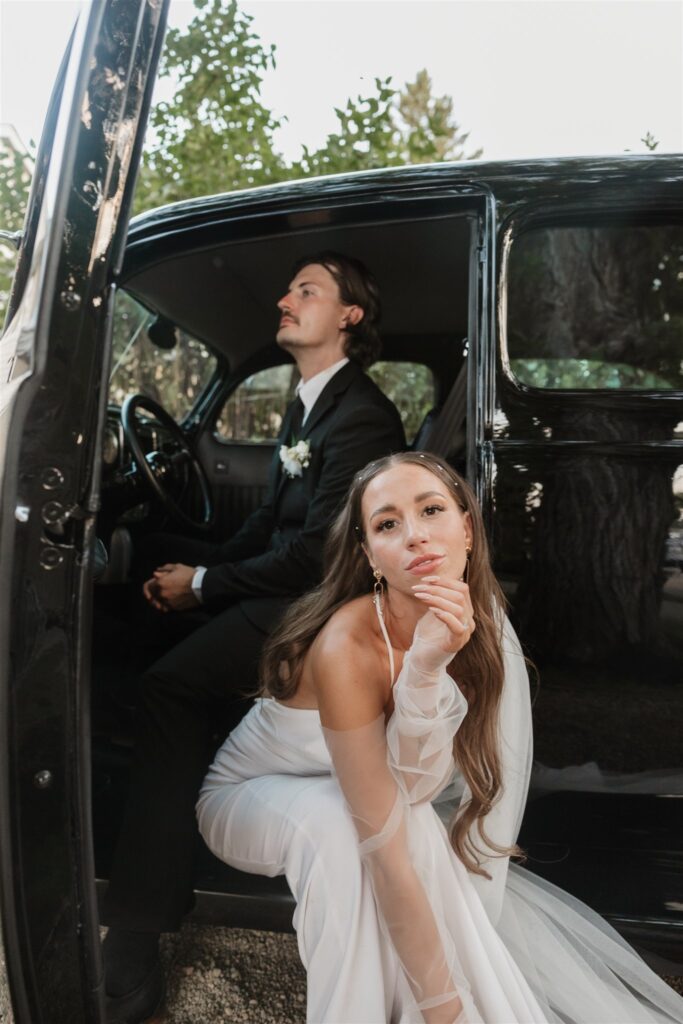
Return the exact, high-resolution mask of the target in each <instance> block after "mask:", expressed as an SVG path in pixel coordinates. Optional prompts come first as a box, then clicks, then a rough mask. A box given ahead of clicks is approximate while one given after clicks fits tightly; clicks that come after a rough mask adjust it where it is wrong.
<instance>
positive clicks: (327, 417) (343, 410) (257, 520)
mask: <svg viewBox="0 0 683 1024" xmlns="http://www.w3.org/2000/svg"><path fill="white" fill-rule="evenodd" d="M290 420H291V407H290V410H289V411H288V414H287V415H286V416H285V420H284V423H283V425H282V430H281V431H280V437H279V438H278V443H277V445H276V449H275V453H274V456H273V462H272V464H271V470H270V479H269V486H268V493H267V497H266V501H265V503H264V504H263V505H262V506H261V508H259V509H257V510H256V512H254V513H253V514H252V515H251V516H250V517H249V518H248V519H247V520H246V522H245V523H244V525H243V526H242V528H241V529H240V530H239V531H238V532H237V533H236V534H235V536H234V537H233V538H232V539H231V540H230V541H228V542H227V543H226V544H224V545H223V546H222V547H221V549H220V564H217V565H213V566H210V567H209V568H207V571H206V574H205V576H204V580H203V583H202V597H203V600H204V603H205V604H206V606H207V608H208V609H209V610H210V611H217V610H219V609H221V608H224V607H226V606H227V605H228V604H232V603H233V602H235V601H239V602H240V604H241V606H242V608H243V610H244V612H245V614H246V615H247V616H248V617H249V618H250V619H251V620H252V622H254V624H255V625H257V626H259V627H260V628H262V629H270V628H272V625H273V621H274V618H276V617H277V615H278V613H280V612H281V611H282V610H283V609H284V607H285V606H286V604H288V603H289V601H291V600H292V598H293V597H296V596H298V595H299V594H302V593H304V592H305V591H306V590H309V589H310V588H311V587H314V586H315V585H316V584H317V583H319V581H320V578H321V575H322V556H323V546H324V541H325V535H326V533H327V530H328V528H329V526H330V524H331V522H332V520H333V519H334V516H335V515H336V513H337V512H338V511H339V509H340V507H341V505H342V503H343V501H344V498H345V496H346V492H347V491H348V488H349V485H350V483H351V480H352V478H353V476H354V474H355V473H356V472H357V471H358V470H359V469H362V468H363V466H365V465H366V464H367V463H368V462H370V461H371V460H372V459H376V458H379V457H380V456H382V455H388V454H389V453H390V452H397V451H402V450H403V449H404V448H405V435H404V432H403V426H402V424H401V419H400V416H399V414H398V410H397V409H396V407H395V405H394V404H393V403H392V402H390V401H389V399H388V398H387V397H386V396H385V395H384V394H383V393H382V391H380V389H379V388H378V387H377V385H376V384H375V383H374V382H373V381H372V380H371V379H370V377H368V376H367V375H366V374H365V373H363V371H362V370H361V368H360V367H359V366H358V365H357V364H356V363H354V362H349V363H347V364H346V365H345V366H343V367H342V368H341V370H339V371H338V372H337V373H336V374H335V375H334V377H333V378H332V379H331V380H330V381H328V383H327V384H326V386H325V388H324V389H323V391H322V392H321V394H320V396H319V397H318V400H317V401H316V403H315V405H314V406H313V408H312V409H311V411H310V413H309V415H308V419H307V420H306V423H305V425H304V427H303V430H302V432H301V438H302V439H303V440H307V441H308V442H309V444H310V460H311V461H310V465H309V466H308V467H307V468H306V469H304V470H303V473H302V475H301V476H300V477H295V478H294V479H289V478H288V477H287V475H286V474H285V473H284V471H283V469H282V463H281V461H280V456H279V449H280V445H281V444H287V445H290V444H291V441H292V437H291V427H290ZM297 440H298V438H297Z"/></svg>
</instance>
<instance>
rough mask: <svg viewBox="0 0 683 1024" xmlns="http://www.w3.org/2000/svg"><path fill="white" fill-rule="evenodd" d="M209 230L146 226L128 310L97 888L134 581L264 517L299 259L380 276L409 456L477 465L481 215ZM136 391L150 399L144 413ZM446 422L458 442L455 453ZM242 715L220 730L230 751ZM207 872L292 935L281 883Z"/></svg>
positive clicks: (122, 321) (111, 459) (244, 909)
mask: <svg viewBox="0 0 683 1024" xmlns="http://www.w3.org/2000/svg"><path fill="white" fill-rule="evenodd" d="M409 205H410V204H405V206H406V207H408V206H409ZM212 213H213V216H212V218H211V221H210V223H208V224H207V223H206V222H205V223H203V224H200V225H198V226H197V225H195V226H194V227H193V226H189V227H185V228H184V229H183V230H174V228H173V226H169V227H167V226H165V225H164V220H163V211H162V213H161V214H156V215H155V219H154V222H153V224H151V227H150V230H149V231H148V232H144V231H143V228H144V218H139V219H138V222H137V225H136V222H135V221H134V222H133V226H132V229H131V234H130V236H129V252H128V256H127V258H126V261H125V262H124V268H123V274H122V281H121V284H122V290H120V291H119V294H118V296H117V301H116V306H115V315H114V320H115V322H114V339H113V356H112V372H111V384H110V392H109V407H108V414H107V423H106V425H105V433H104V438H103V482H102V510H101V512H100V515H99V521H98V535H99V538H100V541H101V542H102V545H103V548H104V549H106V552H107V559H106V566H105V563H104V559H103V563H102V568H101V571H100V573H99V578H98V581H97V583H96V587H95V630H94V639H93V686H92V694H93V697H92V723H93V725H92V731H93V817H94V836H95V853H96V872H97V877H98V879H100V880H102V879H106V878H107V877H108V872H109V864H110V859H111V853H112V849H113V845H114V842H115V839H116V835H117V833H118V828H119V823H120V819H121V813H122V809H123V805H124V801H125V793H126V787H127V780H128V767H129V762H130V756H131V749H132V722H133V715H134V709H135V701H136V686H137V682H138V679H139V669H140V663H138V662H136V661H135V659H134V658H131V657H130V651H129V645H128V644H127V641H126V636H127V634H126V629H127V626H126V618H127V616H128V615H129V614H130V608H131V607H133V605H134V602H131V588H132V586H133V583H132V582H131V581H132V580H134V579H135V578H136V565H137V564H138V562H139V559H140V557H141V554H142V553H144V548H145V538H146V537H147V536H148V535H149V534H150V533H154V532H155V531H160V530H163V531H171V532H176V533H180V534H183V535H186V536H197V537H203V538H207V539H213V540H221V539H225V538H227V537H229V536H230V535H231V533H232V532H234V531H235V530H236V529H237V528H239V526H240V524H241V522H242V521H243V520H244V518H245V517H246V516H247V515H248V514H249V513H250V512H251V511H252V510H253V509H255V508H256V507H258V505H259V504H260V502H261V500H262V498H263V496H264V494H265V490H266V480H267V474H268V467H269V464H270V460H271V457H272V454H273V450H274V447H275V439H276V437H277V433H278V428H279V424H280V422H281V415H282V413H283V412H284V408H285V407H286V405H287V402H288V401H289V399H290V398H291V396H292V394H293V389H294V386H295V384H296V379H297V375H296V372H295V368H294V367H293V365H292V364H291V360H290V358H289V356H288V355H287V354H286V353H285V352H283V351H282V350H280V349H279V348H278V347H277V346H276V345H275V343H274V335H275V331H276V325H277V308H276V303H277V301H278V299H279V298H280V297H281V296H282V295H283V294H284V292H285V290H286V287H287V285H288V282H289V280H290V276H289V275H290V271H291V268H292V266H293V265H294V263H295V262H296V261H297V260H298V259H299V258H300V257H301V256H304V255H308V254H314V253H316V252H320V251H323V250H335V251H341V252H345V253H348V254H350V255H353V256H356V257H358V258H360V259H361V260H362V261H363V262H364V263H365V264H366V265H367V266H368V267H369V268H370V269H371V271H372V272H373V274H374V275H375V277H376V279H377V281H378V284H379V288H380V294H381V299H382V320H381V333H382V338H383V350H382V354H381V357H380V362H379V363H378V364H377V365H376V366H375V367H374V368H371V370H370V373H371V374H372V375H373V376H374V377H375V380H376V381H377V383H379V384H380V386H381V387H382V388H383V389H384V390H385V391H386V393H387V394H388V395H389V397H390V398H392V400H393V401H394V402H395V404H396V405H397V407H398V409H399V412H400V413H401V415H402V418H403V420H404V425H405V428H406V436H407V440H408V443H409V444H412V446H413V447H416V448H418V447H419V448H429V447H433V448H434V449H435V450H438V451H439V454H441V455H442V456H443V457H445V458H447V459H448V460H449V461H450V462H451V463H452V464H453V465H455V466H456V467H457V468H459V469H460V470H463V469H464V464H465V463H464V457H465V431H464V427H465V393H466V390H467V389H466V386H465V382H466V365H467V339H468V336H470V334H471V330H472V328H471V318H472V316H473V312H472V311H473V309H474V308H475V307H474V303H473V302H472V301H471V294H470V293H471V285H470V281H471V279H472V277H473V271H472V265H473V262H474V259H475V241H474V239H475V238H476V231H474V230H473V228H474V226H475V225H476V214H475V211H474V209H473V207H472V203H471V202H470V203H466V204H464V205H463V208H462V209H461V210H460V211H458V212H456V213H451V214H449V215H445V216H444V215H441V216H421V217H416V216H415V213H414V212H413V210H412V209H406V208H405V207H404V208H402V209H401V210H400V211H397V212H393V211H392V216H391V218H387V217H386V216H385V217H384V218H383V219H378V218H377V216H376V214H375V215H373V216H372V219H370V218H369V219H368V220H365V221H363V220H362V218H360V222H358V220H356V222H353V223H349V222H343V223H339V222H338V221H339V217H336V215H335V216H333V213H332V211H326V210H319V211H316V213H315V216H313V217H312V218H309V221H311V223H307V224H304V225H303V226H301V227H297V222H296V216H295V215H290V216H285V217H282V216H280V217H278V218H275V220H273V219H270V220H269V221H268V223H266V224H264V223H262V222H261V220H260V219H259V218H248V219H247V222H246V223H245V222H241V221H240V220H239V219H234V218H233V219H230V218H227V217H226V218H225V220H224V222H223V223H222V224H221V223H217V222H219V221H220V212H219V211H218V210H213V211H212ZM178 355H180V357H181V358H180V364H179V361H178V358H177V357H178ZM183 360H184V361H185V365H184V366H183V365H182V363H183ZM136 391H137V392H140V393H141V394H142V395H144V396H145V398H140V399H138V400H136V401H135V402H134V403H132V405H133V408H132V409H131V402H130V397H129V396H130V395H131V394H132V393H134V392H136ZM449 396H450V397H449ZM150 399H152V400H156V401H157V402H159V403H160V405H161V407H162V412H163V410H164V407H165V408H166V413H167V414H169V416H170V417H171V418H172V421H171V422H170V423H169V422H168V421H167V419H166V417H164V416H162V415H161V414H158V415H157V414H156V413H155V408H156V407H154V406H152V407H151V408H150V405H149V400H150ZM122 407H123V408H122ZM254 410H256V411H254ZM442 410H443V416H442V417H441V424H442V426H443V422H444V418H447V420H448V430H447V431H443V430H442V431H441V434H442V438H441V439H440V438H439V432H440V431H439V419H440V413H441V412H442ZM176 424H177V425H176ZM443 435H447V436H448V438H449V440H448V444H447V446H444V441H443ZM135 452H137V456H138V461H141V460H146V462H147V472H146V473H145V472H144V467H143V472H142V473H141V472H140V470H139V469H138V468H136V460H135V458H134V453H135ZM150 478H151V479H150ZM202 479H203V482H204V484H205V485H206V488H208V492H209V497H210V506H211V507H210V509H209V514H207V507H206V501H205V499H206V494H205V495H202V494H201V486H200V485H201V484H202ZM198 495H199V497H198ZM122 651H125V652H126V653H125V656H122ZM244 706H245V705H244V704H242V705H241V707H240V709H239V710H235V712H234V715H233V718H232V719H231V718H230V716H229V715H228V717H227V718H226V720H225V722H223V723H221V724H220V725H217V730H216V736H215V737H214V739H215V745H216V746H218V744H219V743H220V742H221V741H222V739H223V738H224V735H225V731H226V729H227V728H229V727H230V724H231V721H232V722H234V721H235V717H239V714H241V713H243V711H244ZM210 753H211V752H210V751H209V752H207V763H208V758H209V756H210ZM199 846H200V843H199V840H198V847H199ZM198 856H199V866H198V874H197V879H196V886H195V887H196V889H197V890H198V891H200V892H202V893H213V894H214V897H215V896H216V894H221V893H222V894H229V893H232V894H233V895H232V896H231V897H229V900H230V921H231V922H232V923H233V924H236V925H238V924H240V923H244V924H251V926H258V924H259V923H264V924H267V926H268V927H271V928H277V927H282V928H288V927H289V926H290V921H291V909H290V907H289V900H288V895H287V889H286V885H285V884H284V882H283V880H282V879H272V880H271V879H266V878H261V877H258V876H241V875H240V873H238V872H235V871H233V870H232V869H229V868H228V867H227V866H226V865H224V864H222V863H220V862H219V861H217V860H216V859H215V858H213V857H212V856H211V854H209V853H208V851H207V850H205V849H199V851H198ZM238 876H239V877H238ZM235 894H238V896H236V895H235ZM264 895H266V896H267V899H265V900H264V899H263V898H262V897H263V896H264ZM226 898H228V897H226ZM236 901H237V906H236ZM220 904H221V900H220V897H219V898H218V899H216V898H211V899H209V900H206V899H205V900H204V903H202V898H201V897H200V899H199V903H198V907H199V910H198V912H199V913H202V916H203V917H206V916H207V915H208V916H209V918H210V917H211V916H212V915H216V914H218V915H220V909H216V908H217V907H218V908H220ZM240 914H243V916H242V917H240Z"/></svg>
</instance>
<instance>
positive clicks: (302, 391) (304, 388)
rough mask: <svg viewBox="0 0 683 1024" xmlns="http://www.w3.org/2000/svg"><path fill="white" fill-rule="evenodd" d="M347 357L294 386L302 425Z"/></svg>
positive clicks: (196, 590)
mask: <svg viewBox="0 0 683 1024" xmlns="http://www.w3.org/2000/svg"><path fill="white" fill-rule="evenodd" d="M348 361H349V360H348V357H347V356H345V357H344V358H343V359H340V360H339V361H338V362H336V363H333V364H332V366H328V367H327V369H326V370H321V371H320V373H316V375H315V377H309V378H308V380H306V381H304V380H300V381H299V383H298V384H297V386H296V393H297V395H298V396H299V398H300V399H301V402H302V405H303V407H304V418H303V420H302V426H303V424H304V423H305V422H306V420H307V419H308V414H309V413H310V411H311V409H312V408H313V406H314V405H315V403H316V402H317V401H318V399H319V398H320V395H321V392H322V390H323V388H324V387H325V385H326V384H328V383H329V381H331V380H332V378H333V377H334V375H335V373H339V371H340V370H341V368H342V366H346V364H347V363H348ZM205 572H206V566H205V565H198V566H197V568H196V569H195V573H194V576H193V577H192V583H191V587H192V593H193V594H194V596H195V597H196V598H197V600H198V601H199V603H200V604H201V603H202V581H203V579H204V573H205Z"/></svg>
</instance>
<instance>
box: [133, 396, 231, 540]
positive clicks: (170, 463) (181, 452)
mask: <svg viewBox="0 0 683 1024" xmlns="http://www.w3.org/2000/svg"><path fill="white" fill-rule="evenodd" d="M138 409H145V410H146V411H147V412H148V413H152V415H153V416H154V418H155V419H156V420H157V421H158V423H159V424H160V425H161V426H162V427H163V428H164V430H165V431H166V432H167V433H168V434H170V436H171V439H172V441H173V443H174V444H176V445H177V446H178V451H176V452H173V453H172V454H167V453H166V452H163V451H155V452H150V453H149V454H148V455H146V454H145V451H144V449H143V447H142V444H141V443H140V434H139V426H140V424H139V421H138V419H137V415H136V414H137V411H138ZM121 425H122V426H123V432H124V434H125V437H126V441H127V442H128V446H129V448H130V450H131V453H132V455H133V459H134V460H135V464H136V466H137V468H138V471H139V472H140V474H141V476H142V479H143V480H144V481H145V483H146V484H147V486H148V487H149V489H150V490H151V491H152V493H153V494H154V495H155V496H156V497H157V498H158V499H159V501H160V502H161V503H162V505H163V506H164V508H165V509H166V511H167V512H168V513H169V515H171V516H172V517H173V519H175V521H176V522H177V523H179V524H181V525H182V526H189V527H191V528H192V529H194V530H196V529H199V530H208V529H209V528H210V527H211V526H212V525H213V521H214V508H213V499H212V497H211V488H210V486H209V481H208V479H207V477H206V473H205V472H204V469H203V467H202V464H201V462H200V461H199V459H198V458H197V456H196V455H195V453H194V452H193V450H192V448H191V447H190V445H189V444H188V441H187V438H186V437H185V435H184V434H183V432H182V430H181V429H180V427H179V426H178V424H177V423H176V421H175V420H174V419H173V417H172V416H170V415H169V414H168V413H167V412H166V410H165V409H164V408H162V406H160V405H159V403H158V402H155V401H154V399H153V398H147V396H146V395H129V396H128V397H127V398H126V400H125V401H124V403H123V406H122V408H121ZM188 465H189V467H190V471H191V475H192V477H193V478H194V480H195V482H196V483H197V485H198V487H199V493H200V495H201V514H200V516H199V517H198V518H193V517H192V516H191V515H188V513H187V512H185V511H184V510H183V509H182V508H181V507H180V505H179V504H178V502H177V501H176V500H175V498H173V496H172V494H171V491H170V489H169V484H170V483H171V482H172V481H173V480H174V479H175V478H176V477H177V474H178V470H183V469H184V467H185V466H188Z"/></svg>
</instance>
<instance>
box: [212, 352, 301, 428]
mask: <svg viewBox="0 0 683 1024" xmlns="http://www.w3.org/2000/svg"><path fill="white" fill-rule="evenodd" d="M298 379H299V371H298V370H297V368H296V366H295V365H294V364H293V363H286V364H285V365H284V366H270V367H269V368H268V369H267V370H259V372H258V373H253V374H252V375H251V376H250V377H247V378H246V379H245V380H243V381H242V383H241V384H240V385H239V386H238V387H237V388H236V389H235V391H233V393H232V394H231V395H230V397H229V398H228V400H227V402H226V403H225V405H224V406H223V409H222V410H221V414H220V416H219V417H218V420H217V422H216V433H217V435H218V436H219V437H221V438H223V439H224V440H225V441H253V442H257V443H258V442H259V441H274V440H275V439H276V438H277V436H278V434H279V433H280V427H281V426H282V419H283V417H284V414H285V409H286V408H287V406H288V405H289V403H290V402H291V400H292V398H293V397H294V393H295V389H296V384H297V381H298Z"/></svg>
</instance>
